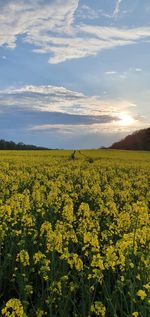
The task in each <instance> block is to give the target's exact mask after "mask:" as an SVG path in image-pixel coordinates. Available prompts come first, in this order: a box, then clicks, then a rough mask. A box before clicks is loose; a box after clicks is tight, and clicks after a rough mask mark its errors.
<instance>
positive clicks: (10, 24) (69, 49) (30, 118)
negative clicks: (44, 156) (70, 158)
mask: <svg viewBox="0 0 150 317" xmlns="http://www.w3.org/2000/svg"><path fill="white" fill-rule="evenodd" d="M148 126H150V1H149V0H142V1H141V0H0V138H4V139H7V140H13V141H16V142H20V141H22V142H24V143H30V144H37V145H41V146H48V147H52V148H95V147H100V146H101V145H104V146H107V145H110V144H111V143H112V142H114V141H117V140H119V139H120V138H122V137H124V136H125V135H127V134H129V133H131V132H133V131H134V130H137V129H141V128H144V127H148Z"/></svg>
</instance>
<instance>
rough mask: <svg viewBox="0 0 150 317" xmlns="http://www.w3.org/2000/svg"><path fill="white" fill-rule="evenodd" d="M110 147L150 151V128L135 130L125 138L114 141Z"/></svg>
mask: <svg viewBox="0 0 150 317" xmlns="http://www.w3.org/2000/svg"><path fill="white" fill-rule="evenodd" d="M109 148H110V149H120V150H140V151H150V128H147V129H143V130H139V131H135V132H134V133H133V134H131V135H128V136H127V137H125V138H124V139H123V140H121V141H119V142H116V143H113V144H112V145H111V146H110V147H109Z"/></svg>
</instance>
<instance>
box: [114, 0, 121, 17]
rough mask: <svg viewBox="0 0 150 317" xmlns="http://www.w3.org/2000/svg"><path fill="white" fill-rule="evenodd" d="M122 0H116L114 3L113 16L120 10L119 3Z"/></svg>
mask: <svg viewBox="0 0 150 317" xmlns="http://www.w3.org/2000/svg"><path fill="white" fill-rule="evenodd" d="M122 1H123V0H116V5H115V9H114V12H113V17H114V18H116V17H117V16H118V14H119V11H120V5H121V2H122Z"/></svg>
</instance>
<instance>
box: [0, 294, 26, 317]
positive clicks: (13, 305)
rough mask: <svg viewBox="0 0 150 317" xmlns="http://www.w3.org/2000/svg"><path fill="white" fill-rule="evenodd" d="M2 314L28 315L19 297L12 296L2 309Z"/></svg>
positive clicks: (12, 315)
mask: <svg viewBox="0 0 150 317" xmlns="http://www.w3.org/2000/svg"><path fill="white" fill-rule="evenodd" d="M1 313H2V316H6V317H7V316H9V317H26V314H25V313H24V309H23V306H22V304H21V302H20V300H19V299H16V298H11V299H10V300H9V301H8V302H7V303H6V305H5V307H4V308H3V309H2V312H1Z"/></svg>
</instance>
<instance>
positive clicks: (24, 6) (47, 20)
mask: <svg viewBox="0 0 150 317" xmlns="http://www.w3.org/2000/svg"><path fill="white" fill-rule="evenodd" d="M120 3H121V1H117V3H116V9H115V12H116V13H115V15H116V14H117V12H118V10H119V5H120ZM78 4H79V0H52V1H44V0H37V1H33V0H26V1H24V0H7V1H2V0H0V5H1V11H0V46H2V45H6V46H8V47H9V48H12V49H14V48H15V47H16V45H17V38H18V36H20V35H21V36H22V37H21V39H22V41H24V42H27V43H29V44H31V45H32V46H33V51H34V52H36V53H41V54H49V55H50V57H49V60H48V62H49V63H52V64H57V63H60V62H63V61H66V60H69V59H75V58H82V57H87V56H94V55H97V54H98V53H99V52H100V51H101V50H104V49H111V48H114V47H118V46H125V45H131V44H134V43H137V42H138V41H139V40H142V39H145V40H148V38H149V37H150V27H140V28H115V27H104V26H99V25H88V24H81V23H80V24H77V22H76V21H75V17H76V12H77V8H78ZM86 10H88V13H89V14H90V12H91V14H94V12H93V11H92V10H91V9H90V8H89V7H87V6H86ZM90 10H91V11H90ZM75 22H76V23H75Z"/></svg>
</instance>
